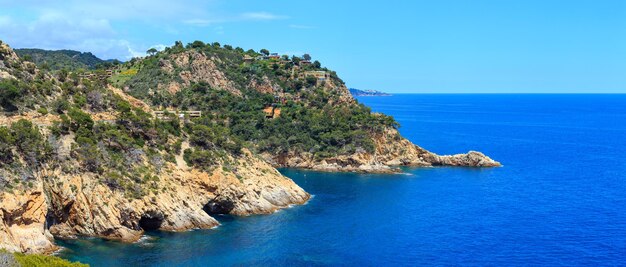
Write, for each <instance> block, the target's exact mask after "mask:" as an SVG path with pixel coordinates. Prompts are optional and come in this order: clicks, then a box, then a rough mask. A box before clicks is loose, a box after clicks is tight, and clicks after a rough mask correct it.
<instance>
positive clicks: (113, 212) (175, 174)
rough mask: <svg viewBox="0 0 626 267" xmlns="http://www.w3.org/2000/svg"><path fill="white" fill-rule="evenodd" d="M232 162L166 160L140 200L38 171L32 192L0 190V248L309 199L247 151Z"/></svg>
mask: <svg viewBox="0 0 626 267" xmlns="http://www.w3.org/2000/svg"><path fill="white" fill-rule="evenodd" d="M236 162H237V164H235V165H234V167H233V168H234V169H233V170H232V171H229V172H226V171H224V170H223V169H222V168H221V167H220V168H215V170H213V171H212V172H203V171H200V170H197V169H189V168H180V167H178V164H169V165H168V166H167V171H164V172H163V173H162V176H161V177H160V180H159V183H158V185H159V189H160V190H157V191H155V192H152V193H150V194H149V195H147V196H144V197H142V198H139V199H136V198H132V197H129V196H126V195H124V194H123V193H122V192H118V191H114V190H112V189H110V188H109V187H107V186H106V185H104V184H103V183H102V182H101V180H100V179H99V178H98V177H97V176H96V175H95V174H91V173H79V174H76V175H68V174H64V173H62V172H61V171H60V170H52V171H44V172H42V173H40V174H39V175H38V177H40V178H39V180H38V182H37V183H38V187H37V188H38V189H37V190H32V191H29V192H24V193H18V194H15V195H12V194H8V193H3V195H2V200H1V204H2V206H1V208H0V218H1V219H2V224H0V248H4V249H7V250H9V251H20V252H29V253H30V252H33V253H43V252H48V251H51V250H53V249H54V248H55V247H54V243H53V236H54V237H58V238H75V237H79V236H94V237H102V238H106V239H113V240H120V241H126V242H132V241H136V240H137V239H139V238H140V237H141V235H142V234H143V232H144V231H147V230H164V231H185V230H189V229H208V228H212V227H215V226H217V225H218V224H219V222H218V221H217V220H215V219H214V218H213V217H211V216H210V215H209V213H211V214H214V213H229V214H234V215H250V214H267V213H272V212H274V211H276V210H277V209H281V208H285V207H288V206H289V205H294V204H303V203H305V202H306V201H307V200H308V199H309V198H310V195H309V194H308V193H306V192H305V191H304V190H303V189H302V188H300V187H299V186H297V185H296V184H295V183H294V182H293V181H292V180H291V179H289V178H287V177H285V176H283V175H281V174H280V173H279V172H278V171H276V169H274V168H273V167H271V166H270V165H269V164H267V163H265V162H264V161H262V160H259V159H257V158H255V157H253V156H252V155H251V154H249V152H248V153H247V154H245V156H243V157H242V158H239V159H237V161H236ZM181 166H184V165H183V164H181ZM211 207H212V208H211ZM207 211H208V213H207Z"/></svg>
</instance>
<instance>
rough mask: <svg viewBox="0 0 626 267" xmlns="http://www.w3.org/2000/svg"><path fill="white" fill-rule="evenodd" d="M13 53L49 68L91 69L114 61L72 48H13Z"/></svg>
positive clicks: (41, 66)
mask: <svg viewBox="0 0 626 267" xmlns="http://www.w3.org/2000/svg"><path fill="white" fill-rule="evenodd" d="M15 53H16V54H17V55H18V56H19V57H20V58H22V59H24V60H26V61H30V62H33V63H35V64H36V65H37V66H39V67H40V68H48V69H50V70H61V69H67V70H70V71H76V70H79V69H85V70H93V69H96V66H98V65H99V64H103V63H106V62H112V63H113V62H115V61H105V60H102V59H100V58H98V57H96V56H94V55H93V54H92V53H89V52H86V53H83V52H79V51H74V50H56V51H52V50H43V49H15Z"/></svg>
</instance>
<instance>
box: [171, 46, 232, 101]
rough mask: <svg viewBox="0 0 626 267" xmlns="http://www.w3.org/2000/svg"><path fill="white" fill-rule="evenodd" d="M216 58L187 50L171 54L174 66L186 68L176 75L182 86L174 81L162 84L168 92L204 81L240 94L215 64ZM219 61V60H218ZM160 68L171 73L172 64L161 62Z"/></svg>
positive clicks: (212, 85) (214, 86)
mask: <svg viewBox="0 0 626 267" xmlns="http://www.w3.org/2000/svg"><path fill="white" fill-rule="evenodd" d="M216 61H219V59H218V58H209V57H207V56H206V55H204V54H202V53H200V52H197V51H187V52H184V53H179V54H176V55H174V56H173V62H174V64H176V66H178V67H181V68H183V69H186V70H184V71H181V72H180V73H179V74H178V75H179V77H180V78H181V80H182V81H183V84H182V86H181V85H180V84H177V83H176V82H173V83H170V84H167V85H164V86H166V87H167V88H168V90H169V91H170V92H174V93H175V92H176V91H178V90H180V88H183V87H187V86H189V85H191V83H192V82H206V83H208V84H209V85H210V86H211V87H213V88H219V89H223V90H226V91H228V92H231V93H233V94H235V95H238V96H240V95H241V91H239V90H238V89H237V88H236V86H235V84H234V83H233V82H232V81H230V80H229V79H228V78H227V77H226V74H224V73H223V72H222V71H221V70H220V69H219V68H218V67H217V65H216ZM218 63H219V62H218ZM161 65H162V66H161V68H162V69H163V70H164V71H166V72H168V73H171V72H172V71H173V69H174V68H173V66H172V64H171V63H170V62H166V63H163V64H161Z"/></svg>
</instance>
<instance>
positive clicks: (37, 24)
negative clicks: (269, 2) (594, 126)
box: [0, 0, 288, 59]
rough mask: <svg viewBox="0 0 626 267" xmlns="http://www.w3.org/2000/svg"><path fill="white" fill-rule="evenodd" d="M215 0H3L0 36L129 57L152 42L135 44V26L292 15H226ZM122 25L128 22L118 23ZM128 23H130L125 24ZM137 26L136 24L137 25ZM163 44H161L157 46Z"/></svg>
mask: <svg viewBox="0 0 626 267" xmlns="http://www.w3.org/2000/svg"><path fill="white" fill-rule="evenodd" d="M215 2H217V0H180V1H171V0H108V1H105V2H103V1H98V2H96V1H84V0H66V1H62V2H61V1H49V0H20V1H13V0H0V7H1V8H0V39H2V40H3V41H5V42H7V43H9V45H11V46H13V47H16V48H43V49H72V50H79V51H88V52H92V53H94V54H95V55H97V56H98V57H101V58H104V59H109V58H117V59H129V58H131V57H135V56H143V55H144V54H145V52H143V51H145V50H147V49H148V48H150V47H149V44H141V43H136V42H133V41H132V40H137V39H138V38H141V36H136V35H134V34H135V33H134V32H136V31H137V27H144V26H145V27H148V28H150V30H160V31H162V32H164V33H168V34H171V35H180V34H181V32H179V29H180V30H181V31H182V30H183V29H184V27H180V28H177V27H176V26H180V25H177V24H180V23H181V22H182V23H183V24H186V25H189V26H196V27H213V30H214V33H215V34H223V33H224V27H223V26H222V25H221V24H226V23H231V22H242V21H271V20H280V19H287V18H288V17H286V16H282V15H277V14H273V13H270V12H245V13H238V14H232V15H223V14H225V13H224V12H219V10H217V7H216V5H215ZM120 25H124V26H120ZM126 25H128V27H125V26H126ZM133 27H134V28H133ZM156 47H161V46H160V45H155V48H156Z"/></svg>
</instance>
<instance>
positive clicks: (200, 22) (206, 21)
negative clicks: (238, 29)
mask: <svg viewBox="0 0 626 267" xmlns="http://www.w3.org/2000/svg"><path fill="white" fill-rule="evenodd" d="M288 18H289V17H287V16H282V15H276V14H272V13H269V12H247V13H242V14H239V15H237V16H231V17H214V18H195V19H186V20H183V23H185V24H188V25H192V26H198V27H206V26H212V25H215V24H220V23H228V22H238V21H268V20H280V19H288Z"/></svg>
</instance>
